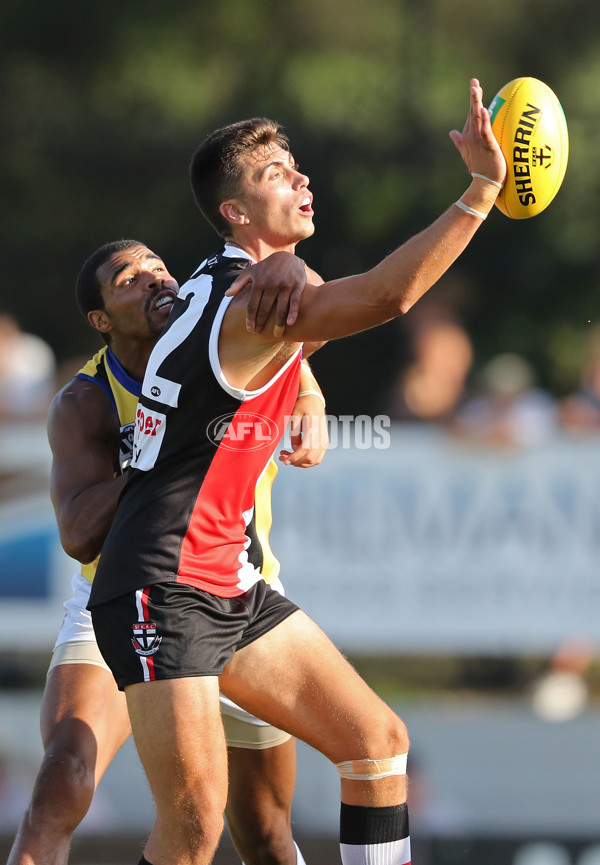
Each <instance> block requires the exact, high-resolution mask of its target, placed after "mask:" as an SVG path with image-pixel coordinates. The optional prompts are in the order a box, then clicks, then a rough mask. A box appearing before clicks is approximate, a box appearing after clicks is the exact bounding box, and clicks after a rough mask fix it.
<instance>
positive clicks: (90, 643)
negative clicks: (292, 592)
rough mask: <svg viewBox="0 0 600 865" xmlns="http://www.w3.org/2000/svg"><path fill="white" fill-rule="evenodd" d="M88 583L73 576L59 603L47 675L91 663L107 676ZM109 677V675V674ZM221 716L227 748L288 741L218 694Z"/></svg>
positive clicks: (280, 589)
mask: <svg viewBox="0 0 600 865" xmlns="http://www.w3.org/2000/svg"><path fill="white" fill-rule="evenodd" d="M91 587H92V585H91V583H90V582H89V581H88V580H86V579H85V577H83V576H82V575H81V574H76V575H75V576H74V577H73V579H72V580H71V588H72V590H73V595H72V596H71V597H70V598H69V599H68V600H67V601H65V603H64V604H63V606H64V608H65V615H64V618H63V621H62V625H61V628H60V631H59V633H58V637H57V638H56V643H55V644H54V649H53V650H52V658H51V660H50V666H49V668H48V672H50V670H51V669H52V668H53V667H58V666H61V665H62V664H92V665H93V666H96V667H102V668H104V669H105V670H107V671H108V672H109V673H110V670H109V668H108V666H107V665H106V663H105V661H104V658H103V657H102V655H101V654H100V649H99V648H98V644H97V643H96V637H95V635H94V628H93V626H92V617H91V615H90V612H89V610H88V609H86V607H87V603H88V601H89V598H90V590H91ZM272 587H273V588H274V589H276V590H277V591H278V592H281V594H282V595H283V594H284V591H283V585H282V583H281V581H280V580H279V579H277V580H275V581H274V582H273V583H272ZM111 675H112V674H111ZM221 715H222V717H223V725H224V727H225V734H226V736H227V744H228V745H229V747H231V748H252V749H259V750H260V749H263V748H273V747H275V746H276V745H282V744H283V743H284V742H287V741H288V739H290V738H291V736H290V735H289V733H285V732H284V731H283V730H278V729H277V727H272V726H271V725H270V724H267V723H266V722H265V721H261V719H260V718H257V717H256V716H255V715H251V714H250V713H249V712H246V711H245V709H242V708H241V706H238V705H236V704H235V703H233V702H232V701H231V700H229V699H228V698H227V697H225V696H223V694H221Z"/></svg>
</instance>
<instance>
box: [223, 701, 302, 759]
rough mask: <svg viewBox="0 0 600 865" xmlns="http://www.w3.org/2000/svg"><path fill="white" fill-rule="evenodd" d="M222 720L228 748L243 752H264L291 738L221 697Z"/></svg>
mask: <svg viewBox="0 0 600 865" xmlns="http://www.w3.org/2000/svg"><path fill="white" fill-rule="evenodd" d="M220 702H221V719H222V721H223V728H224V730H225V738H226V740H227V747H228V748H230V749H234V750H237V749H242V750H248V749H249V750H252V751H255V750H258V751H260V750H263V749H265V748H267V749H268V748H274V747H276V746H277V745H282V744H283V743H284V742H287V741H288V739H290V738H291V736H290V734H289V733H286V732H284V730H279V729H278V728H277V727H273V726H271V724H267V723H266V721H261V719H260V718H257V717H256V716H255V715H250V714H249V712H246V710H245V709H242V707H241V706H237V705H236V704H235V703H232V702H231V700H229V699H227V697H224V696H223V694H221V695H220Z"/></svg>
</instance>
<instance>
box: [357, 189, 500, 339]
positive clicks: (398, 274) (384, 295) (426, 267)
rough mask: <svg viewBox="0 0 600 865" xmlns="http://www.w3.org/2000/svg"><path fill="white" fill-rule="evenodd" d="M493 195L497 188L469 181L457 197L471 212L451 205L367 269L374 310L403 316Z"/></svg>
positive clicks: (455, 254)
mask: <svg viewBox="0 0 600 865" xmlns="http://www.w3.org/2000/svg"><path fill="white" fill-rule="evenodd" d="M498 192H499V188H498V187H496V186H494V185H493V184H491V183H486V182H485V181H483V180H481V179H479V178H475V179H474V180H473V182H472V183H471V184H470V186H469V187H468V189H467V190H466V191H465V192H464V193H463V195H461V197H460V199H459V201H460V202H462V204H463V205H464V206H465V207H468V208H470V209H471V210H473V211H475V213H474V214H472V213H468V212H466V211H464V210H461V209H460V208H459V207H458V206H456V205H455V204H453V205H452V206H451V207H449V208H448V210H447V211H446V212H445V213H443V214H442V215H441V216H440V217H439V218H438V219H437V220H436V221H435V222H434V223H432V224H431V225H430V226H429V227H428V228H426V229H425V230H424V231H422V232H420V233H419V234H417V235H415V236H414V237H412V238H411V239H410V240H408V241H407V242H406V243H405V244H403V245H402V246H401V247H399V248H398V249H397V250H395V252H393V253H391V254H390V255H389V256H387V258H385V259H384V260H383V261H382V262H380V264H378V265H377V266H376V267H374V268H373V269H372V270H371V271H369V273H368V274H367V275H366V276H367V279H368V292H369V294H370V299H371V301H372V303H373V304H374V305H375V307H379V308H380V309H381V311H382V314H384V315H386V316H387V317H389V318H393V317H394V316H397V315H403V314H404V313H406V312H408V310H409V309H410V308H411V307H412V306H414V304H415V303H416V302H417V301H418V300H419V298H421V297H422V296H423V295H424V294H425V293H426V292H427V291H428V290H429V289H430V288H431V287H432V286H433V285H435V283H436V282H437V281H438V280H439V279H440V277H441V276H443V274H444V273H445V272H446V271H447V270H448V268H449V267H450V266H451V265H452V264H453V263H454V262H455V261H456V259H457V258H459V256H460V255H461V254H462V253H463V252H464V250H465V249H466V247H467V246H468V244H469V242H470V241H471V240H472V238H473V236H474V234H475V232H476V231H477V229H478V228H480V226H481V225H482V223H483V221H484V219H485V217H486V216H487V214H488V213H489V212H490V210H491V209H492V208H493V206H494V203H495V201H496V198H497V197H498ZM375 323H379V322H375Z"/></svg>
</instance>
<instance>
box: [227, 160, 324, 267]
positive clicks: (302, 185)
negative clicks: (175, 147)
mask: <svg viewBox="0 0 600 865" xmlns="http://www.w3.org/2000/svg"><path fill="white" fill-rule="evenodd" d="M240 161H241V165H242V166H243V180H242V183H241V190H240V194H239V195H238V197H236V198H231V199H228V200H227V201H224V202H223V203H222V204H221V212H222V213H223V215H224V216H225V217H226V218H227V219H229V221H230V222H231V223H232V226H233V227H235V226H244V249H245V250H246V251H247V252H249V253H250V255H252V257H253V258H254V259H255V260H257V261H260V260H261V259H263V258H266V257H267V256H268V255H270V254H271V253H272V252H276V251H282V250H283V251H287V252H294V249H295V247H296V244H297V243H299V242H300V241H301V240H305V239H306V238H307V237H310V236H311V235H312V234H313V232H314V230H315V227H314V224H313V216H314V211H313V208H312V201H313V196H312V193H311V192H310V191H309V188H308V184H309V179H308V177H307V176H306V175H305V174H302V172H301V171H300V170H299V169H298V165H297V164H296V162H295V160H294V157H293V156H292V155H291V153H289V152H288V151H287V150H284V149H283V148H281V147H279V145H277V144H269V145H266V146H264V147H260V148H258V149H257V150H255V151H253V152H252V153H249V154H246V155H245V156H243V157H242V158H241V160H240ZM233 242H234V243H235V240H233Z"/></svg>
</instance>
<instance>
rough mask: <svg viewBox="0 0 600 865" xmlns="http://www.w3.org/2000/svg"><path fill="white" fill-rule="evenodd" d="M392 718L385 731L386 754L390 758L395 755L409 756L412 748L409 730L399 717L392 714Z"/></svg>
mask: <svg viewBox="0 0 600 865" xmlns="http://www.w3.org/2000/svg"><path fill="white" fill-rule="evenodd" d="M391 716H392V717H391V718H390V719H389V721H388V724H387V727H386V729H385V731H384V735H385V737H386V739H387V741H386V747H387V750H386V754H389V755H390V756H392V755H395V754H407V753H408V749H409V747H410V740H409V737H408V730H407V728H406V724H405V723H404V721H403V720H402V719H401V718H399V717H398V715H396V714H394V713H393V712H392V713H391Z"/></svg>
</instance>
